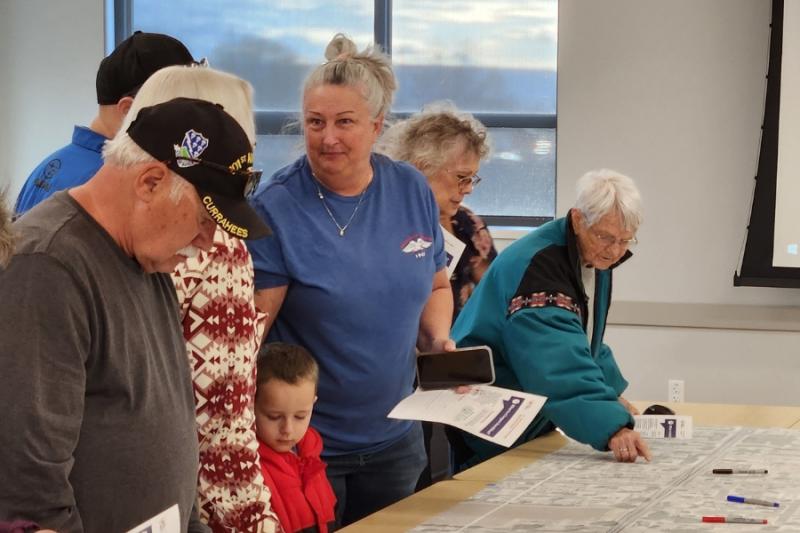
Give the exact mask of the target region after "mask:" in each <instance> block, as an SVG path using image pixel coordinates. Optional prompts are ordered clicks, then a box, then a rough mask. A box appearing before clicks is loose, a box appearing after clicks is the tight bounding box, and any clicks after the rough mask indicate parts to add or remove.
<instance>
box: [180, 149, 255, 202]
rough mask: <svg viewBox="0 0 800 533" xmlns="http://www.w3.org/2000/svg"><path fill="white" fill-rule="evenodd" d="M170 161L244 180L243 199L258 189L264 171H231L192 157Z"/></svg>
mask: <svg viewBox="0 0 800 533" xmlns="http://www.w3.org/2000/svg"><path fill="white" fill-rule="evenodd" d="M172 160H173V161H175V162H178V161H185V162H187V163H194V164H197V165H202V166H204V167H209V168H213V169H215V170H219V171H220V172H225V173H226V174H230V175H231V176H237V177H240V178H244V180H245V181H244V187H243V188H242V190H243V193H244V196H245V198H246V197H248V196H250V195H251V194H253V193H254V192H255V191H256V189H257V188H258V184H259V183H260V182H261V175H262V174H263V173H264V171H262V170H258V169H255V168H252V167H248V168H242V169H239V170H231V169H230V168H228V167H227V166H225V165H220V164H219V163H214V162H213V161H206V160H205V159H196V158H193V157H180V156H176V157H174V158H173V159H172Z"/></svg>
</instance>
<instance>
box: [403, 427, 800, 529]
mask: <svg viewBox="0 0 800 533" xmlns="http://www.w3.org/2000/svg"><path fill="white" fill-rule="evenodd" d="M648 445H649V446H650V449H651V451H652V452H653V461H652V462H651V463H646V462H643V461H637V462H636V463H633V464H631V463H617V462H615V461H613V458H612V456H611V454H609V453H600V452H596V451H594V450H592V449H591V448H589V447H588V446H584V445H582V444H579V443H577V442H574V441H570V442H569V443H568V444H567V445H566V446H564V447H563V448H561V449H560V450H558V451H556V452H554V453H552V454H550V455H548V456H547V457H546V458H545V459H543V460H540V461H537V462H534V463H531V464H530V465H528V466H527V467H525V468H523V469H522V470H520V471H518V472H516V473H514V474H512V475H510V476H508V477H506V478H504V479H502V480H500V481H499V482H497V483H495V484H490V485H488V486H487V487H486V488H484V489H483V490H481V491H480V492H478V493H477V494H476V495H475V496H473V497H472V498H470V499H469V500H466V501H464V502H462V503H459V504H457V505H455V506H454V507H452V508H450V509H449V510H448V511H446V512H444V513H442V514H440V515H437V516H434V517H432V518H430V519H429V520H428V521H427V522H425V523H423V524H422V525H420V526H418V527H416V528H415V529H413V530H412V531H414V532H417V533H423V532H424V533H429V532H430V533H432V532H437V533H438V532H454V531H463V532H466V533H500V532H503V533H507V532H517V531H535V532H543V531H549V532H573V533H574V532H580V533H588V532H592V533H595V532H608V533H612V532H621V531H624V532H626V533H633V532H636V533H644V532H653V531H659V532H668V533H669V532H673V533H678V532H681V533H684V532H691V531H702V532H708V533H710V532H718V531H737V532H750V531H757V532H771V533H772V532H785V533H788V532H792V533H797V532H800V492H798V488H800V431H796V430H790V429H756V428H739V427H737V428H730V427H727V428H725V427H722V428H710V427H696V428H694V436H693V438H691V439H685V440H679V439H658V440H648ZM714 468H742V469H749V468H764V469H767V470H768V471H769V473H768V474H766V475H764V474H761V475H754V474H738V475H736V474H734V475H715V474H712V473H711V470H712V469H714ZM729 494H739V495H745V496H748V497H751V498H763V499H767V500H770V501H776V502H780V507H779V508H770V507H762V506H758V505H746V504H741V503H732V502H727V501H726V497H727V496H728V495H729ZM705 515H726V516H745V517H749V518H766V519H767V520H768V522H769V524H768V525H757V526H756V525H744V524H707V523H701V522H700V518H701V517H702V516H705Z"/></svg>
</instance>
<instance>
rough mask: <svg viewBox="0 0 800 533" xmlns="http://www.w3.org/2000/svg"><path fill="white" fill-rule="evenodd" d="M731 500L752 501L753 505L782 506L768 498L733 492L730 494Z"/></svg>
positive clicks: (735, 501) (736, 501)
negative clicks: (747, 496)
mask: <svg viewBox="0 0 800 533" xmlns="http://www.w3.org/2000/svg"><path fill="white" fill-rule="evenodd" d="M728 501H729V502H734V503H752V504H753V505H763V506H764V507H780V506H781V504H779V503H778V502H770V501H767V500H759V499H757V498H745V497H744V496H734V495H733V494H731V495H729V496H728Z"/></svg>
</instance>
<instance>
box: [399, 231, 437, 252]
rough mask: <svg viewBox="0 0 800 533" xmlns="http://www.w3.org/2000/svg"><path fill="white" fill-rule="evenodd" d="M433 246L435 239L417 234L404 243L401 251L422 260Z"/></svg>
mask: <svg viewBox="0 0 800 533" xmlns="http://www.w3.org/2000/svg"><path fill="white" fill-rule="evenodd" d="M432 244H433V239H432V238H431V237H429V236H427V235H420V234H418V233H415V234H414V235H412V236H410V237H408V238H407V239H406V240H404V241H403V244H402V245H400V249H401V250H402V251H403V253H404V254H414V257H416V258H420V257H425V250H427V249H428V248H430V247H431V245H432Z"/></svg>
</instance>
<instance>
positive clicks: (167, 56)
mask: <svg viewBox="0 0 800 533" xmlns="http://www.w3.org/2000/svg"><path fill="white" fill-rule="evenodd" d="M192 63H194V59H193V58H192V54H190V53H189V50H188V49H187V48H186V46H184V44H183V43H182V42H180V41H179V40H178V39H176V38H174V37H170V36H169V35H164V34H162V33H144V32H141V31H137V32H134V34H133V35H131V36H130V37H128V38H127V39H125V40H124V41H122V42H121V43H119V46H117V47H116V48H115V49H114V51H113V52H111V53H110V54H109V55H108V56H107V57H106V58H105V59H103V60H102V61H101V62H100V67H99V68H98V69H97V81H96V86H97V103H98V104H100V105H113V104H116V103H117V102H119V100H120V99H121V98H122V97H123V96H133V95H134V94H136V92H137V91H138V90H139V88H140V87H141V86H142V84H143V83H144V82H145V81H147V78H149V77H150V76H151V75H152V74H153V73H154V72H155V71H157V70H160V69H162V68H164V67H169V66H172V65H190V64H192Z"/></svg>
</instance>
